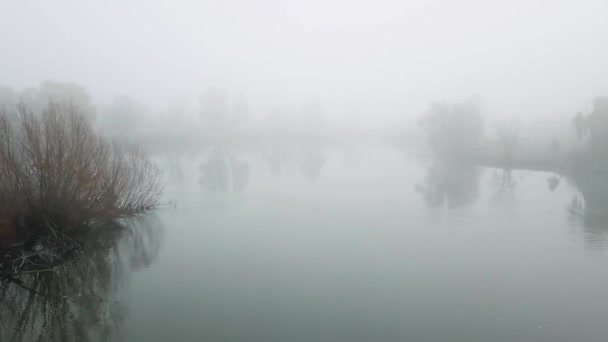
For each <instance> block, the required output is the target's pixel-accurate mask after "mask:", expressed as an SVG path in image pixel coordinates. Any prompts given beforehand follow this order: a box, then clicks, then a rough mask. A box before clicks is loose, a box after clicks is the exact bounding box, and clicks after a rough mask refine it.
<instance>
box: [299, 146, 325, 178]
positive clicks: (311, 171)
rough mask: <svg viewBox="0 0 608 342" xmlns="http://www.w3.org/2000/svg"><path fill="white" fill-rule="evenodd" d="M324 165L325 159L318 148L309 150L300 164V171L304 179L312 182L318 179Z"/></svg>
mask: <svg viewBox="0 0 608 342" xmlns="http://www.w3.org/2000/svg"><path fill="white" fill-rule="evenodd" d="M324 163H325V159H323V156H322V155H321V149H320V148H313V149H309V150H308V151H306V152H305V154H304V159H303V160H302V162H301V163H300V171H302V174H303V175H304V177H306V179H308V180H309V181H311V182H314V181H316V180H317V179H318V178H319V175H320V174H321V168H322V167H323V164H324Z"/></svg>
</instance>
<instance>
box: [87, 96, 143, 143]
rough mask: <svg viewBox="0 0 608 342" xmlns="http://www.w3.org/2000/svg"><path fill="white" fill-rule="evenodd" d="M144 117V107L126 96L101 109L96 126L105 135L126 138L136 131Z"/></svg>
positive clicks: (117, 98) (115, 99)
mask: <svg viewBox="0 0 608 342" xmlns="http://www.w3.org/2000/svg"><path fill="white" fill-rule="evenodd" d="M145 117H146V107H145V106H144V105H143V104H142V103H140V102H138V101H136V100H134V99H132V98H130V97H128V96H120V97H116V98H114V100H113V101H112V103H111V104H110V105H108V106H106V107H104V108H102V110H101V113H100V115H99V117H98V118H97V122H98V123H97V126H98V127H99V129H100V130H101V131H102V132H103V133H104V134H105V135H109V136H111V137H115V138H126V137H129V136H132V135H133V134H134V133H135V131H137V129H138V125H139V124H141V122H142V121H143V120H144V119H145Z"/></svg>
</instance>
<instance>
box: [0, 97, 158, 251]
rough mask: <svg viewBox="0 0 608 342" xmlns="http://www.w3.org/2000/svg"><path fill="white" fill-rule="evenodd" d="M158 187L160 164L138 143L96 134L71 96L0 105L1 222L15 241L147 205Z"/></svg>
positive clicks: (79, 227) (68, 230) (76, 228)
mask: <svg viewBox="0 0 608 342" xmlns="http://www.w3.org/2000/svg"><path fill="white" fill-rule="evenodd" d="M160 191H161V186H160V172H159V170H158V168H157V167H156V166H155V165H154V164H152V163H151V162H150V161H149V160H148V159H147V158H146V157H145V156H144V155H143V154H142V152H141V150H140V149H139V148H136V147H130V146H124V145H120V144H117V143H110V142H107V141H105V140H104V139H102V138H101V137H99V136H98V135H97V134H96V133H95V132H94V130H93V128H92V126H91V123H90V121H89V118H88V117H87V116H85V115H84V113H83V112H82V111H81V110H80V109H79V108H78V107H77V106H75V105H74V104H73V103H67V102H63V103H58V102H52V101H51V102H49V103H48V105H47V106H46V108H45V109H44V110H43V111H42V112H41V113H33V112H32V111H30V110H29V109H28V107H27V105H25V104H24V103H21V104H18V105H17V106H16V107H15V108H13V109H12V110H7V109H6V108H4V109H0V228H2V224H4V231H5V234H4V235H5V236H11V234H9V233H6V232H7V231H11V230H13V231H14V232H15V233H16V234H13V235H15V236H16V237H15V240H16V241H13V243H15V242H19V241H21V242H23V241H27V240H31V239H33V238H36V237H40V236H47V237H53V238H58V237H60V235H63V236H69V235H70V234H75V233H80V232H84V231H86V230H87V228H89V227H91V226H92V225H95V224H98V223H104V222H110V221H113V220H117V219H120V218H124V217H127V216H132V215H136V214H140V213H143V212H146V211H148V210H151V209H153V208H154V207H156V205H157V204H158V201H159V197H160ZM0 230H1V229H0ZM1 239H2V232H0V240H1ZM1 242H2V241H0V243H1ZM4 244H5V245H6V241H4Z"/></svg>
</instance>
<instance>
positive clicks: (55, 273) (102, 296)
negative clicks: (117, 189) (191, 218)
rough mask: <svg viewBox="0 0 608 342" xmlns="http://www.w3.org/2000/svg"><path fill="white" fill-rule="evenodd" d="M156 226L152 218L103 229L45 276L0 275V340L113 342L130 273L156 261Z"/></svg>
mask: <svg viewBox="0 0 608 342" xmlns="http://www.w3.org/2000/svg"><path fill="white" fill-rule="evenodd" d="M161 233H162V226H161V224H160V223H159V221H158V220H157V219H156V218H154V217H151V216H149V217H143V218H138V219H136V220H132V221H130V222H128V224H125V226H124V229H118V228H114V229H110V228H109V229H107V230H105V231H103V232H100V233H98V234H97V236H95V237H93V238H92V239H90V240H88V241H87V243H86V245H84V246H83V247H82V249H81V250H80V251H79V252H78V253H76V254H75V255H72V256H71V257H70V256H67V257H66V256H62V257H63V258H64V262H63V263H62V264H60V265H59V266H57V267H55V268H54V270H52V271H48V272H37V273H25V272H24V273H22V274H21V275H20V276H19V277H18V278H16V277H8V276H3V277H2V278H0V279H1V282H0V301H1V302H2V305H1V306H0V341H119V340H121V339H122V336H123V321H124V319H125V313H126V307H125V302H124V296H125V292H124V286H123V285H124V283H125V281H126V280H127V278H128V275H129V273H130V272H131V271H134V270H140V269H143V268H146V267H148V266H149V265H150V264H151V263H152V262H153V261H154V260H155V258H156V256H157V254H158V251H159V246H160V236H161Z"/></svg>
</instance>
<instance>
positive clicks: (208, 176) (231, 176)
mask: <svg viewBox="0 0 608 342" xmlns="http://www.w3.org/2000/svg"><path fill="white" fill-rule="evenodd" d="M199 170H200V171H201V177H200V179H199V184H200V185H201V186H202V187H204V188H205V189H206V190H208V191H220V192H221V191H227V190H229V189H230V188H231V187H232V189H233V190H236V191H241V190H243V189H244V188H245V187H246V186H247V182H248V181H249V164H248V163H247V162H246V161H242V160H238V159H237V158H236V157H235V156H234V155H233V154H232V153H231V152H230V151H228V150H227V149H226V148H223V147H222V146H216V147H214V148H213V150H212V151H211V152H210V154H209V156H208V157H207V159H206V160H205V161H204V162H203V163H201V165H200V166H199Z"/></svg>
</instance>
